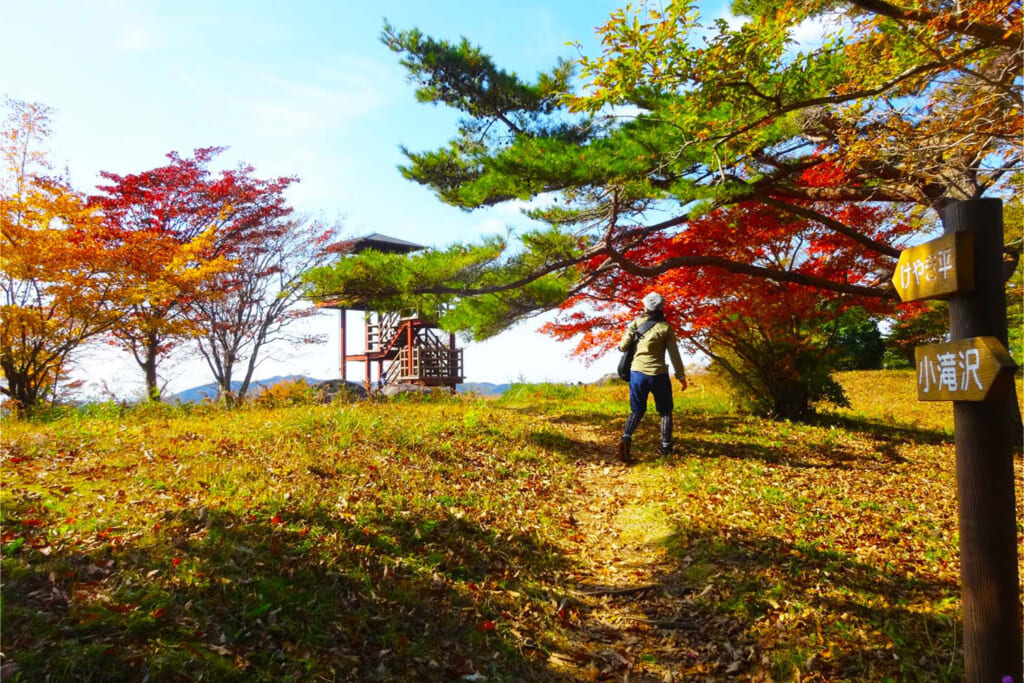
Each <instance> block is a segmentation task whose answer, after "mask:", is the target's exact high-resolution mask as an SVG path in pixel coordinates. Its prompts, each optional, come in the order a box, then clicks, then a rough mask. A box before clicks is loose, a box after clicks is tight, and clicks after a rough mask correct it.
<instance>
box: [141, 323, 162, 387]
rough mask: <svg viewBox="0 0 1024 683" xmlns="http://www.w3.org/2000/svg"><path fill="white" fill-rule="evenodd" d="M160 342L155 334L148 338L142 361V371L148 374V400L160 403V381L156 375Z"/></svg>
mask: <svg viewBox="0 0 1024 683" xmlns="http://www.w3.org/2000/svg"><path fill="white" fill-rule="evenodd" d="M159 346H160V342H159V340H158V339H157V337H156V335H155V334H151V335H149V336H148V337H147V339H146V347H145V353H146V355H145V356H144V357H143V359H142V362H141V363H140V365H142V372H143V373H144V374H145V376H146V400H147V401H151V402H153V403H160V383H159V379H157V376H156V356H157V350H158V349H159Z"/></svg>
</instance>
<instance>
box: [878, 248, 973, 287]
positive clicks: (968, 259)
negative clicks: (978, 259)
mask: <svg viewBox="0 0 1024 683" xmlns="http://www.w3.org/2000/svg"><path fill="white" fill-rule="evenodd" d="M892 283H893V285H894V286H895V287H896V292H897V293H898V294H899V295H900V299H901V300H903V301H917V300H919V299H933V298H941V297H945V296H950V295H952V294H957V293H960V292H969V291H971V290H972V289H974V242H973V241H972V238H971V235H970V233H966V232H953V233H946V234H945V235H943V236H942V237H939V238H936V239H933V240H931V241H929V242H925V243H924V244H919V245H917V246H916V247H910V248H908V249H904V250H903V251H902V252H900V260H899V262H898V263H897V264H896V272H894V273H893V276H892Z"/></svg>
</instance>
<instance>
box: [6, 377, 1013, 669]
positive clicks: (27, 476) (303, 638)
mask: <svg viewBox="0 0 1024 683" xmlns="http://www.w3.org/2000/svg"><path fill="white" fill-rule="evenodd" d="M841 379H842V381H843V382H844V384H846V385H847V389H848V391H849V393H850V395H851V399H852V402H853V407H852V408H851V409H848V410H845V411H837V412H834V413H830V414H827V415H825V416H823V418H822V420H821V421H820V422H819V423H818V424H815V425H798V424H790V423H772V422H766V421H763V420H758V419H753V418H749V417H746V416H743V415H738V414H736V413H734V412H732V408H731V403H730V402H729V400H728V398H727V397H726V396H725V395H724V394H723V393H722V391H721V389H720V388H719V387H717V386H716V385H715V384H714V383H713V382H712V381H710V380H705V379H703V378H697V379H695V381H694V382H693V383H692V386H693V387H694V388H693V389H691V391H689V392H687V393H685V394H682V395H679V396H680V398H679V400H678V405H677V410H676V430H677V451H678V455H677V457H676V458H674V459H671V460H665V459H661V458H658V457H656V456H655V447H656V443H657V434H656V431H657V425H656V420H654V419H652V418H651V417H648V418H647V419H646V420H645V421H644V422H643V423H642V425H641V428H640V430H639V432H638V433H637V435H636V438H635V442H636V444H637V446H636V448H637V452H638V454H639V456H640V459H641V462H640V463H639V464H638V465H637V466H636V467H634V468H633V469H631V470H628V471H625V470H623V471H622V473H621V474H620V475H614V476H620V477H621V479H620V481H621V482H622V483H626V482H628V484H629V486H631V487H634V490H635V491H636V492H638V496H639V500H640V501H642V502H641V503H638V504H637V505H635V506H632V507H630V506H627V507H624V508H622V509H621V510H617V511H612V512H613V513H614V514H611V513H610V514H609V519H610V520H613V522H614V524H615V525H616V527H617V529H618V531H617V533H621V534H622V538H623V539H625V541H624V542H626V541H628V542H635V543H648V544H658V545H659V546H660V547H662V548H664V549H665V551H666V552H667V556H668V557H669V558H670V560H671V566H670V568H669V569H664V568H658V569H657V570H654V569H652V570H651V572H652V573H653V574H655V575H654V576H653V578H654V579H657V580H659V581H663V582H664V583H665V585H666V586H672V587H673V589H672V591H668V592H669V593H671V594H672V595H671V596H670V597H671V601H672V602H671V603H664V602H658V603H657V604H655V598H654V597H651V598H644V599H643V600H647V601H648V602H644V601H643V600H640V599H639V598H638V599H637V600H638V601H637V602H633V603H631V606H632V607H635V608H638V609H641V610H644V609H647V610H649V611H652V612H653V611H654V610H656V609H661V608H662V607H664V605H665V604H670V605H671V608H672V609H673V610H675V611H676V612H678V613H680V614H685V615H686V618H688V619H690V620H692V621H693V622H694V623H696V624H699V625H700V628H699V629H698V630H697V631H695V632H692V633H691V632H689V631H686V632H675V633H671V634H661V635H659V634H657V632H654V631H650V630H648V631H644V632H643V633H642V634H640V635H638V632H637V631H636V630H635V628H634V627H629V626H628V625H625V624H621V625H619V626H618V627H616V628H618V630H617V631H616V632H615V634H614V635H609V632H608V631H607V629H608V628H611V627H609V626H607V624H604V625H601V626H600V628H601V629H605V630H602V631H600V634H601V635H600V637H599V638H597V639H596V640H595V636H594V635H593V634H594V633H596V632H597V631H595V630H594V629H595V628H597V626H595V623H597V622H596V621H595V619H597V612H596V611H594V610H595V609H596V607H594V606H593V605H590V606H587V605H583V604H580V605H577V606H576V607H575V608H574V610H575V611H573V612H567V611H566V610H567V609H568V608H567V607H566V605H567V604H570V603H567V602H566V601H567V600H568V599H569V598H570V597H571V593H570V590H571V588H572V587H573V585H575V584H574V581H573V579H572V578H571V577H573V576H578V575H579V573H580V572H581V571H582V569H581V567H583V566H584V565H585V564H586V562H585V560H586V559H587V557H586V554H587V553H588V552H589V551H588V548H590V547H592V544H593V543H595V542H596V541H597V540H598V539H596V538H590V539H589V540H588V539H584V540H580V539H579V538H575V540H570V539H571V538H574V537H577V536H579V534H578V533H577V532H576V528H575V526H574V524H575V521H574V520H573V519H572V517H571V514H570V500H571V499H572V496H573V495H578V494H579V487H580V483H579V473H580V468H581V467H584V466H588V465H590V464H597V465H598V466H599V467H600V466H601V463H602V462H603V461H606V460H610V459H611V458H612V457H613V447H612V446H613V444H614V442H615V440H616V439H617V434H618V430H619V429H620V428H621V422H622V420H623V418H624V417H625V414H626V412H627V411H628V393H627V391H626V388H625V387H624V386H623V385H617V384H616V385H611V386H607V387H589V386H587V387H584V386H558V385H539V386H531V385H516V386H514V387H513V389H512V390H511V391H510V392H508V393H507V394H505V395H504V396H503V397H502V398H500V399H499V400H496V401H495V400H485V399H478V398H464V397H446V396H435V397H429V398H427V399H419V398H417V399H405V400H401V401H386V402H367V403H361V404H344V405H329V406H316V405H297V406H292V407H281V408H276V409H270V408H244V409H239V410H236V411H223V410H219V409H217V408H215V407H211V406H196V407H190V408H180V407H178V408H176V407H169V406H156V407H144V408H141V409H136V410H128V411H122V410H120V409H114V408H112V407H104V406H99V407H91V408H88V409H86V410H80V411H63V412H61V413H59V414H58V413H56V412H55V413H52V414H50V415H47V416H46V417H45V418H44V419H39V420H35V421H31V422H17V421H5V422H4V423H3V425H2V426H3V434H2V439H0V447H2V458H3V461H2V463H3V479H2V488H0V522H2V571H3V592H2V597H3V604H2V620H3V623H2V628H3V640H4V656H5V660H4V661H5V663H7V662H10V663H14V664H15V665H16V666H17V668H18V671H19V673H17V674H15V676H20V677H21V678H20V680H25V681H31V680H47V679H48V680H58V681H59V680H68V681H71V680H74V681H79V680H96V681H109V680H115V681H116V680H141V679H143V678H145V677H147V676H148V677H149V678H150V680H154V681H156V680H195V679H199V678H200V677H202V678H204V679H205V680H246V681H250V680H256V681H259V680H265V681H284V680H296V681H297V680H335V679H342V680H458V679H460V678H462V677H464V676H472V675H473V674H476V673H479V674H480V675H482V676H484V677H486V679H487V680H491V681H495V680H497V681H500V680H510V681H511V680H562V679H576V678H585V677H588V676H591V677H597V678H600V677H601V676H605V675H611V674H610V673H609V672H611V671H618V673H619V675H620V676H621V675H622V672H623V667H625V671H626V672H632V673H633V674H635V675H636V676H640V675H652V676H654V675H657V676H662V675H663V674H664V673H665V672H667V671H672V672H674V673H675V674H677V675H682V676H683V677H684V678H685V676H686V675H694V676H696V675H701V676H705V677H706V676H711V677H715V676H718V677H720V678H721V679H723V680H724V679H728V678H729V677H730V676H727V675H726V672H727V671H728V670H729V669H728V667H729V666H730V665H732V663H733V659H732V658H731V655H729V656H727V655H726V654H725V651H724V650H723V649H722V646H721V644H722V642H725V641H728V642H729V643H730V648H733V650H735V651H742V652H744V653H746V654H745V655H744V659H743V668H742V674H741V676H742V677H746V678H749V679H752V680H789V679H796V678H797V677H800V678H801V680H804V681H807V680H886V679H892V680H904V681H913V680H921V681H925V680H957V679H958V678H959V677H960V676H961V675H962V659H961V654H960V651H959V635H958V631H959V628H960V626H959V601H958V600H959V598H958V595H959V589H958V586H957V582H958V572H959V566H958V559H957V550H956V501H955V486H954V481H955V473H954V471H953V446H952V443H951V437H950V427H951V425H950V419H949V416H948V415H946V414H945V413H944V412H943V410H944V406H935V405H934V404H932V405H928V406H926V407H922V406H920V405H919V404H917V403H916V401H913V400H912V398H909V399H908V398H907V396H908V395H910V392H911V391H912V384H911V380H910V379H908V378H907V377H903V376H902V375H900V374H898V373H872V374H870V375H869V374H864V373H850V374H847V375H844V376H843V377H842V378H841ZM905 384H906V385H907V386H904V385H905ZM879 386H886V387H888V388H887V389H886V390H887V391H890V392H892V393H891V394H890V395H889V396H881V395H880V394H879V391H877V387H879ZM929 411H931V412H929ZM933 413H934V414H933ZM943 415H946V417H943ZM1017 465H1018V467H1017V476H1018V478H1019V477H1020V467H1019V461H1018V463H1017ZM609 476H612V475H609ZM1018 481H1019V479H1018ZM580 544H582V545H580ZM623 552H625V551H623ZM658 572H662V573H663V574H664V575H663V576H662V575H657V573H658ZM665 599H667V598H665V596H662V597H661V598H658V600H665ZM567 614H571V615H572V618H570V617H568V616H567ZM670 635H671V636H672V638H674V639H675V640H672V641H671V642H672V643H674V645H672V646H671V647H669V646H661V645H658V643H659V642H661V641H659V640H658V639H659V638H668V637H669V636H670ZM609 638H613V641H614V642H615V643H618V645H614V646H612V645H607V643H608V642H611V641H608V639H609ZM631 639H632V640H631ZM602 643H605V644H604V645H602ZM609 647H616V648H619V649H617V650H616V651H617V652H621V653H624V654H620V659H621V660H623V661H626V662H628V666H627V665H623V664H621V662H619V661H618V660H614V658H613V657H611V655H609V654H608V648H609ZM566 652H570V653H572V656H573V658H574V663H573V665H572V666H570V667H565V666H556V665H555V664H554V663H553V662H554V661H555V657H556V656H559V655H560V653H561V654H562V655H564V654H565V653H566ZM609 662H611V663H609ZM616 666H618V667H619V669H614V667H616ZM609 667H611V668H609ZM602 671H604V672H605V673H602ZM687 672H690V673H689V674H687ZM11 680H18V679H17V678H12V679H11Z"/></svg>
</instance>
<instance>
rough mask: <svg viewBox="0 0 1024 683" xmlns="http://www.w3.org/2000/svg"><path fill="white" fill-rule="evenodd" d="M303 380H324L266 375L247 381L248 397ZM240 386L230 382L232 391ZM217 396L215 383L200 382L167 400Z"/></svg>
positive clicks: (188, 401)
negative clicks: (282, 383) (283, 384)
mask: <svg viewBox="0 0 1024 683" xmlns="http://www.w3.org/2000/svg"><path fill="white" fill-rule="evenodd" d="M300 379H301V380H305V382H306V384H320V383H321V382H323V381H325V380H322V379H316V378H314V377H306V376H305V375H274V376H273V377H267V378H266V379H254V380H252V381H251V382H249V391H248V394H247V395H248V397H249V398H251V397H253V396H258V395H259V394H260V393H261V392H262V391H264V390H265V389H267V388H268V387H272V386H274V385H275V384H280V383H281V382H297V381H299V380H300ZM241 388H242V383H241V382H239V381H234V382H232V383H231V389H232V391H238V390H239V389H241ZM216 398H217V383H216V382H210V383H209V384H201V385H199V386H197V387H192V388H190V389H185V390H183V391H179V392H178V393H176V394H174V395H172V396H170V397H169V398H168V400H169V401H173V402H177V403H201V402H202V401H204V400H209V401H213V400H215V399H216Z"/></svg>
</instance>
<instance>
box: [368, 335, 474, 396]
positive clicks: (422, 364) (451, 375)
mask: <svg viewBox="0 0 1024 683" xmlns="http://www.w3.org/2000/svg"><path fill="white" fill-rule="evenodd" d="M417 340H418V342H419V343H418V344H417V345H415V346H413V347H412V349H411V353H412V360H411V362H410V358H409V354H410V348H409V347H408V346H403V347H401V348H400V349H399V350H398V354H397V355H396V356H395V358H394V359H393V360H392V361H391V362H390V363H388V366H387V368H386V369H385V371H384V375H383V377H382V382H383V384H385V385H387V384H392V383H395V382H414V383H416V382H418V383H426V384H457V383H459V382H462V380H463V357H462V349H459V348H455V349H453V348H451V347H450V346H448V345H447V344H444V343H443V342H442V341H441V340H439V339H438V338H437V337H435V336H434V335H433V334H430V332H429V330H420V334H419V335H418V336H417Z"/></svg>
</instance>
